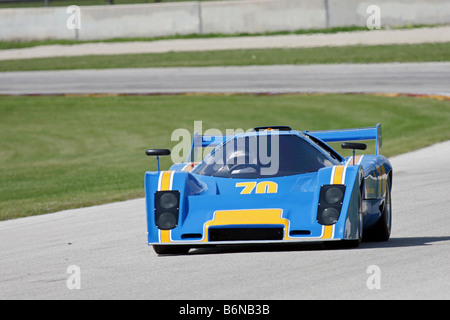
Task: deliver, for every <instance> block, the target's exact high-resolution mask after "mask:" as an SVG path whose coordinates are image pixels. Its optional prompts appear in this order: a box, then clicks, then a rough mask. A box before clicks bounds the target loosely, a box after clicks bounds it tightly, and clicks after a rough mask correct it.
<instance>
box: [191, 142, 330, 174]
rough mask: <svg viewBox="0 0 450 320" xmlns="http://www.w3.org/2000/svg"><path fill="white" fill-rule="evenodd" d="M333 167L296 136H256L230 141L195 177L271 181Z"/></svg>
mask: <svg viewBox="0 0 450 320" xmlns="http://www.w3.org/2000/svg"><path fill="white" fill-rule="evenodd" d="M332 165H333V163H332V162H331V161H330V160H329V159H328V158H327V157H326V156H325V155H324V154H322V153H321V152H320V151H319V150H318V149H316V148H315V147H313V146H312V145H311V144H310V143H308V142H306V141H305V140H304V139H302V138H300V137H299V136H297V135H278V134H268V135H257V136H245V137H239V138H235V139H232V140H229V141H228V142H226V143H225V144H224V145H222V146H221V147H218V148H217V149H215V150H214V151H213V152H212V153H211V154H210V155H209V156H208V157H207V158H206V159H205V161H204V162H203V163H201V164H200V165H199V166H198V167H197V168H196V169H195V170H194V172H193V173H196V174H201V175H206V176H213V177H224V178H239V179H253V178H268V177H282V176H289V175H296V174H302V173H307V172H315V171H317V170H319V169H320V168H323V167H326V166H332Z"/></svg>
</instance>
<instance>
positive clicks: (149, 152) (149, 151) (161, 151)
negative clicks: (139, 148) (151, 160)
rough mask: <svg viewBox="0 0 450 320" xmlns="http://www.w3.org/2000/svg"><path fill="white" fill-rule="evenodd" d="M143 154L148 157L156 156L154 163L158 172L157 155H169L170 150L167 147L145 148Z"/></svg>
mask: <svg viewBox="0 0 450 320" xmlns="http://www.w3.org/2000/svg"><path fill="white" fill-rule="evenodd" d="M145 154H146V155H147V156H149V157H152V156H156V164H157V166H158V172H159V156H169V155H170V150H169V149H147V150H145Z"/></svg>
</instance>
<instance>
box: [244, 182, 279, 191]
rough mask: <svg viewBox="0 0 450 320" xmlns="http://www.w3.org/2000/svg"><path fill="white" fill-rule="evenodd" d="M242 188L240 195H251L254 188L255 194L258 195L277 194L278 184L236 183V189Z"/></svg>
mask: <svg viewBox="0 0 450 320" xmlns="http://www.w3.org/2000/svg"><path fill="white" fill-rule="evenodd" d="M242 187H243V188H244V189H242V191H241V194H252V192H253V190H255V188H256V192H255V193H257V194H260V193H277V192H278V184H276V183H275V182H272V181H262V182H256V181H250V182H238V183H236V188H242Z"/></svg>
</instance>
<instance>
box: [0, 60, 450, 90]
mask: <svg viewBox="0 0 450 320" xmlns="http://www.w3.org/2000/svg"><path fill="white" fill-rule="evenodd" d="M449 83H450V62H442V63H435V62H430V63H380V64H330V65H326V64H324V65H296V66H292V65H276V66H247V67H202V68H149V69H106V70H68V71H30V72H2V73H0V94H66V93H68V94H85V93H134V94H136V93H145V94H150V93H184V92H224V93H227V92H244V93H245V92H248V93H262V92H267V93H280V92H337V93H342V92H345V93H347V92H369V93H373V92H383V93H413V94H443V95H450V87H449Z"/></svg>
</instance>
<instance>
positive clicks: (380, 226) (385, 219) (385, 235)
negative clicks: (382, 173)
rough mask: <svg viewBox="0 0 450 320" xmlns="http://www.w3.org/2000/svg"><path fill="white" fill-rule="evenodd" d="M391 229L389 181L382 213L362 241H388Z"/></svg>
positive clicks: (389, 181) (388, 180)
mask: <svg viewBox="0 0 450 320" xmlns="http://www.w3.org/2000/svg"><path fill="white" fill-rule="evenodd" d="M391 229H392V197H391V179H390V178H388V179H387V182H386V200H385V202H384V206H383V212H382V213H381V217H380V219H379V220H378V222H377V223H376V224H375V225H374V226H373V227H372V228H370V229H369V230H367V232H366V234H365V237H364V240H367V241H388V240H389V238H390V236H391Z"/></svg>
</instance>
